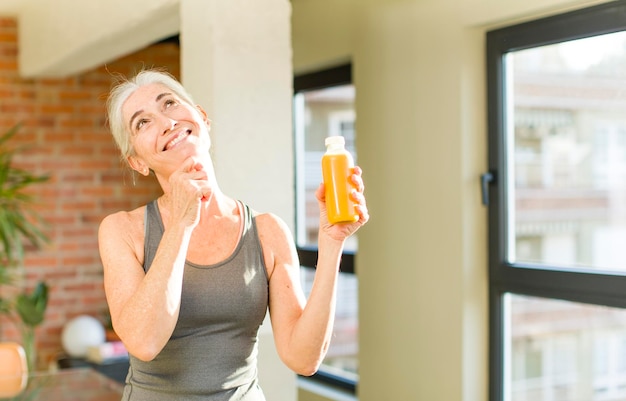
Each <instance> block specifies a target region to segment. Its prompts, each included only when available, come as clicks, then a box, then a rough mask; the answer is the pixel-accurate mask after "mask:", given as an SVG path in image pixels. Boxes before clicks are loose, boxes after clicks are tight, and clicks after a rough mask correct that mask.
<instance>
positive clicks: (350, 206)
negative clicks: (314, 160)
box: [322, 136, 359, 224]
mask: <svg viewBox="0 0 626 401" xmlns="http://www.w3.org/2000/svg"><path fill="white" fill-rule="evenodd" d="M325 144H326V153H325V154H324V156H322V175H323V178H324V186H325V187H326V210H327V212H328V221H329V222H330V223H331V224H335V223H348V222H349V223H352V222H355V221H357V220H358V219H359V215H358V214H357V213H356V211H355V210H354V202H353V201H352V199H350V192H351V191H352V189H353V188H354V187H353V186H352V185H351V184H350V181H349V180H350V175H352V168H353V167H354V161H353V159H352V155H351V154H350V153H349V152H348V151H347V150H346V149H345V140H344V138H343V137H342V136H329V137H328V138H326V141H325Z"/></svg>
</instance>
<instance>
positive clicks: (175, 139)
mask: <svg viewBox="0 0 626 401" xmlns="http://www.w3.org/2000/svg"><path fill="white" fill-rule="evenodd" d="M189 134H191V131H190V130H183V131H181V132H179V133H178V134H177V135H176V136H174V137H173V138H172V139H171V140H170V141H169V142H167V143H166V144H165V147H164V148H163V150H164V151H165V150H170V149H172V148H173V147H174V146H176V145H178V144H179V143H180V142H182V141H183V140H184V139H185V138H187V137H188V136H189Z"/></svg>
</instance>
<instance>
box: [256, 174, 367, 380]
mask: <svg viewBox="0 0 626 401" xmlns="http://www.w3.org/2000/svg"><path fill="white" fill-rule="evenodd" d="M353 180H354V185H355V188H356V189H357V191H356V193H355V194H354V196H353V199H354V200H355V201H356V202H357V204H358V206H357V211H358V213H359V216H360V218H359V221H357V222H356V223H352V224H337V225H330V224H329V223H328V220H327V217H326V207H325V200H324V187H323V185H321V186H320V187H319V188H318V190H317V192H316V196H317V198H318V201H319V203H320V231H319V236H318V260H317V268H316V272H315V279H314V281H313V287H312V289H311V293H310V295H309V299H308V300H305V299H304V295H303V293H302V289H301V287H300V280H299V268H300V266H299V262H298V257H297V253H296V250H295V246H294V243H293V240H292V238H291V236H290V235H289V232H288V229H287V227H286V226H285V225H284V223H282V222H280V221H279V220H278V219H277V218H275V217H269V215H264V216H263V220H262V221H264V223H263V227H264V230H263V231H265V234H262V235H261V240H262V242H263V248H264V252H265V255H266V263H268V266H271V267H272V270H271V272H270V273H271V275H270V317H271V321H272V327H273V329H274V338H275V342H276V347H277V350H278V353H279V355H280V356H281V359H282V360H283V362H284V363H285V364H286V365H287V366H288V367H289V368H291V369H292V370H294V371H295V372H297V373H299V374H302V375H312V374H313V373H315V372H316V371H317V369H318V368H319V365H320V364H321V362H322V360H323V359H324V357H325V355H326V352H327V351H328V346H329V344H330V339H331V336H332V330H333V321H334V316H335V306H336V293H337V280H338V275H339V262H340V260H341V254H342V251H343V245H344V242H345V239H346V238H348V237H349V236H350V235H352V234H353V233H354V232H355V231H356V230H357V229H358V228H359V227H360V226H361V225H363V224H365V223H366V222H367V220H368V219H369V216H368V213H367V208H366V206H365V199H364V198H363V195H362V192H363V183H362V180H361V177H360V169H358V168H357V170H356V171H355V175H354V176H353Z"/></svg>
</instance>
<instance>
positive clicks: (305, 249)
mask: <svg viewBox="0 0 626 401" xmlns="http://www.w3.org/2000/svg"><path fill="white" fill-rule="evenodd" d="M351 77H352V74H351V66H350V65H344V66H339V67H336V68H332V69H328V70H324V71H320V72H316V73H311V74H305V75H301V76H297V77H296V78H295V80H294V102H293V104H294V136H295V141H294V143H295V162H296V166H295V170H296V245H297V247H298V255H299V257H300V263H301V265H302V266H303V267H302V272H301V273H302V274H301V277H302V281H303V283H302V285H303V287H304V289H305V292H306V294H307V296H308V293H309V290H310V288H311V286H312V284H313V276H314V267H315V263H316V262H317V231H318V227H319V208H318V206H317V200H316V199H315V190H316V189H317V187H318V186H319V184H320V182H322V170H321V160H322V155H323V154H324V152H325V151H326V148H325V145H324V140H325V138H326V137H327V136H330V135H342V136H343V137H344V138H345V139H346V149H347V150H348V151H350V152H351V153H352V155H353V157H354V159H355V162H356V161H357V157H356V156H357V155H356V151H355V149H354V139H355V129H354V127H355V124H354V123H355V112H354V96H355V91H354V86H353V85H352V82H351V80H352V78H351ZM356 250H357V238H356V236H354V237H351V238H350V239H349V240H348V241H347V242H346V245H345V250H344V255H343V257H342V262H341V272H340V274H339V286H338V299H337V310H336V316H335V324H334V333H333V339H332V342H331V345H330V348H329V350H328V354H327V356H326V359H325V360H324V362H323V364H322V367H321V368H320V370H319V372H318V373H317V374H316V375H315V378H317V379H320V380H323V381H326V382H329V383H331V384H334V385H338V386H340V387H342V388H345V389H349V390H352V391H354V389H355V386H356V383H357V381H358V329H359V325H358V281H357V278H356V275H355V274H354V254H355V252H356Z"/></svg>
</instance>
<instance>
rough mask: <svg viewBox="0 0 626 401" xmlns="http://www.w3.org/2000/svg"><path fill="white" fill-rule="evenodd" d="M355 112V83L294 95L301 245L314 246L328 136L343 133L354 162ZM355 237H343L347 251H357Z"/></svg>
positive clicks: (297, 236) (298, 231)
mask: <svg viewBox="0 0 626 401" xmlns="http://www.w3.org/2000/svg"><path fill="white" fill-rule="evenodd" d="M354 123H355V113H354V86H353V85H341V86H334V87H331V88H325V89H320V90H312V91H308V92H301V93H298V94H297V95H296V96H295V101H294V124H295V143H296V201H297V207H296V213H297V221H296V226H297V233H296V241H297V242H298V245H299V246H301V247H306V246H312V247H317V230H318V227H319V208H318V206H317V200H316V199H315V190H316V189H317V187H318V186H319V184H320V183H321V182H322V166H321V163H322V156H323V154H324V152H325V151H326V147H325V145H324V140H325V139H326V137H327V136H331V135H342V136H343V137H344V138H345V139H346V149H347V150H348V151H349V152H350V153H352V156H353V157H354V162H355V163H357V155H356V150H355V148H354V138H355V130H354ZM356 248H357V239H356V236H353V237H351V238H349V239H348V241H346V245H345V248H344V249H345V250H346V251H356Z"/></svg>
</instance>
